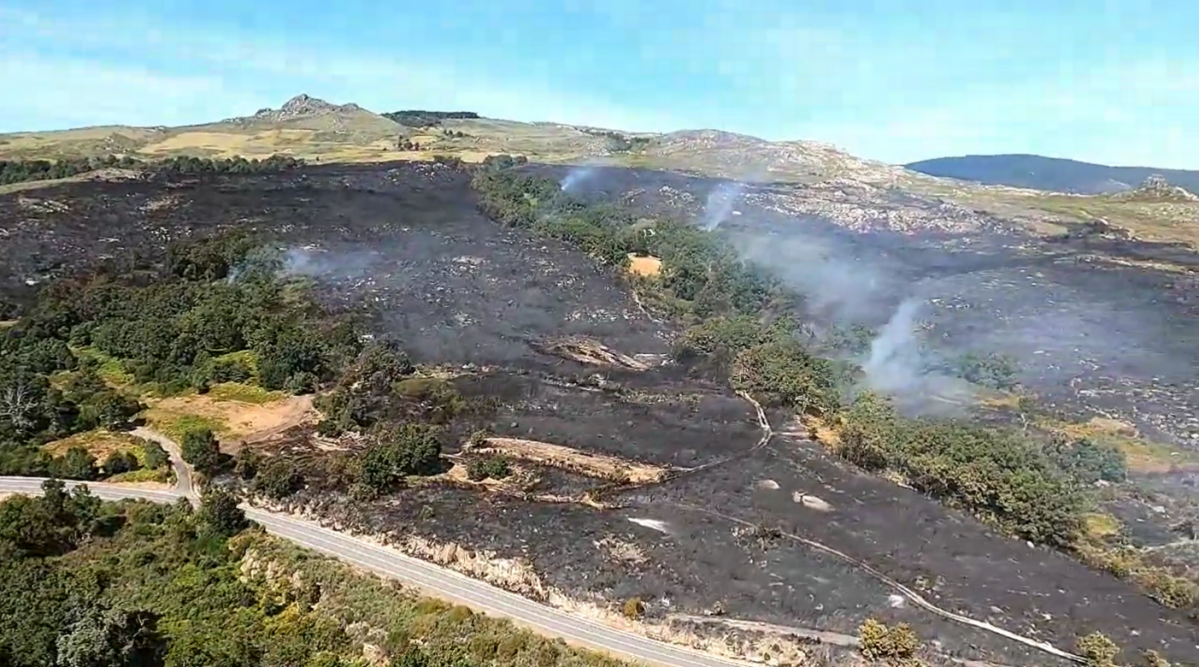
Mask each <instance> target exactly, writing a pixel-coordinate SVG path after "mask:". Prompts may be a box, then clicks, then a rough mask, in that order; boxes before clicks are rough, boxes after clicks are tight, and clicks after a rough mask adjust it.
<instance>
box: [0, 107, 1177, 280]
mask: <svg viewBox="0 0 1199 667" xmlns="http://www.w3.org/2000/svg"><path fill="white" fill-rule="evenodd" d="M475 116H476V115H475V114H473V113H471V112H461V111H460V112H437V111H420V110H407V111H398V112H390V113H383V114H378V113H374V112H372V111H368V110H366V109H363V108H361V107H359V106H358V105H355V104H331V103H329V102H326V101H323V100H319V99H316V98H313V97H309V96H307V95H298V96H296V97H294V98H292V99H291V100H288V101H287V102H286V103H284V104H283V105H282V106H281V107H280V108H279V109H262V110H260V111H258V112H257V113H254V114H252V115H250V116H245V117H239V118H230V119H226V120H222V121H219V122H214V123H208V124H202V125H193V126H187V127H176V128H168V127H125V126H106V127H91V128H79V129H71V130H60V131H54V132H39V133H17V134H7V135H0V161H2V160H31V159H51V160H62V159H75V160H79V159H82V158H93V159H94V158H100V157H107V156H114V155H115V156H130V157H133V158H138V159H142V160H159V159H163V158H170V157H176V156H197V157H209V158H232V157H235V156H244V157H246V158H259V159H261V158H265V157H267V156H270V155H273V154H281V155H288V156H292V157H296V158H302V159H305V160H308V161H310V162H321V163H329V162H336V163H347V162H349V163H364V162H386V161H392V160H410V161H428V160H432V159H434V158H435V157H437V156H448V157H454V158H458V159H461V160H463V161H465V162H480V161H482V160H483V159H484V158H486V157H487V156H490V155H498V154H505V153H506V154H519V155H524V156H526V157H528V158H529V159H530V160H532V161H534V162H541V163H549V164H573V165H580V166H582V167H584V169H583V170H582V172H586V171H587V170H588V169H587V168H590V167H595V166H599V165H604V166H613V167H641V168H648V169H656V170H665V171H676V172H684V173H688V174H691V175H697V176H709V177H719V178H728V179H734V180H739V181H745V182H758V183H778V184H785V187H787V188H789V190H790V192H789V194H790V196H791V197H792V198H793V199H795V200H796V202H797V203H796V206H793V207H789V208H790V210H792V211H793V212H798V211H802V212H804V213H805V214H810V215H817V216H820V217H823V218H827V219H831V220H833V221H835V222H837V223H838V224H841V225H842V226H846V227H851V228H855V229H859V228H861V227H863V226H865V225H869V224H871V222H872V221H880V220H882V221H886V222H887V226H888V227H889V228H890V229H891V231H900V232H901V233H904V234H913V233H920V232H923V231H937V230H942V231H943V230H944V228H945V227H946V225H949V226H952V227H954V228H955V229H957V228H962V225H963V224H964V225H967V226H972V227H978V226H994V225H995V224H999V225H1004V226H1007V227H1010V228H1013V229H1016V230H1020V231H1031V232H1033V233H1034V234H1036V235H1041V236H1056V235H1060V234H1063V233H1070V232H1072V231H1073V230H1077V229H1080V228H1081V229H1083V230H1084V231H1087V230H1090V229H1091V228H1090V227H1088V225H1091V224H1092V223H1093V222H1094V221H1095V220H1101V221H1103V223H1104V225H1106V227H1105V229H1116V230H1117V231H1119V230H1125V231H1127V232H1128V233H1129V235H1130V236H1131V237H1132V238H1133V239H1139V240H1144V241H1150V242H1154V243H1157V244H1161V243H1169V244H1181V245H1182V246H1186V247H1187V248H1188V249H1193V248H1194V247H1199V225H1196V224H1194V223H1195V221H1196V220H1199V203H1196V202H1193V201H1187V200H1180V199H1179V198H1178V197H1174V196H1170V197H1167V198H1166V199H1165V200H1162V199H1161V198H1155V197H1150V198H1145V197H1140V196H1138V197H1133V198H1130V199H1113V198H1111V197H1108V196H1079V195H1067V194H1060V193H1044V192H1042V191H1040V189H1043V188H1052V189H1058V190H1061V191H1064V192H1074V191H1079V192H1082V191H1094V192H1099V191H1103V192H1107V191H1128V190H1130V189H1131V188H1132V187H1133V186H1135V185H1136V184H1138V183H1141V182H1143V181H1144V180H1145V179H1146V177H1147V176H1148V175H1149V174H1150V173H1151V171H1150V170H1140V171H1138V170H1136V169H1132V170H1131V171H1129V172H1128V173H1124V172H1122V171H1120V169H1118V168H1112V167H1102V166H1100V165H1086V164H1085V163H1075V162H1072V161H1069V160H1049V159H1048V158H1037V157H1036V156H992V157H990V158H988V157H985V156H984V157H980V158H977V160H981V161H983V162H986V163H987V164H990V163H991V162H993V161H994V160H1000V159H1003V160H1008V161H1011V160H1012V159H1023V158H1029V159H1033V160H1047V161H1048V162H1049V163H1051V164H1053V165H1058V164H1059V163H1061V164H1066V165H1078V166H1079V167H1078V168H1080V169H1081V168H1087V169H1092V168H1093V169H1098V170H1100V171H1099V172H1095V173H1094V175H1090V176H1087V177H1086V178H1083V179H1078V178H1075V179H1074V180H1070V179H1065V180H1063V179H1057V180H1052V181H1046V180H1045V178H1044V174H1046V173H1051V172H1052V169H1046V168H1041V167H1036V168H1024V169H1023V171H1021V170H1020V169H1017V168H1014V167H1013V168H1009V169H1008V170H1007V171H1008V172H1014V173H1015V176H1013V175H1012V173H1008V174H1007V176H1003V177H998V176H995V177H992V176H988V175H986V174H980V175H977V176H976V175H974V172H971V171H969V170H960V169H955V170H946V173H944V174H942V172H941V171H938V170H935V169H933V167H929V166H927V165H930V164H933V163H938V164H939V163H941V162H948V163H951V164H958V162H960V161H963V160H965V161H967V162H966V163H967V164H969V163H971V162H970V161H971V160H976V158H946V159H945V160H933V161H928V162H923V163H915V164H913V165H909V166H908V167H904V166H898V165H891V164H887V163H884V162H879V161H877V160H869V159H864V158H860V157H857V156H854V155H851V154H849V153H847V152H845V151H843V150H840V149H838V148H836V147H835V146H832V145H830V144H827V143H822V142H817V141H806V140H795V141H767V140H765V139H761V138H758V137H753V136H749V135H743V134H735V133H731V132H723V131H718V130H710V129H707V130H684V131H678V132H671V133H666V134H653V133H630V132H622V131H619V130H612V129H603V128H594V127H585V126H578V125H569V124H563V123H549V122H538V123H526V122H518V121H510V120H502V119H494V118H483V117H475ZM395 119H399V120H400V121H402V122H397V121H396V120H395ZM421 122H427V123H428V124H427V125H424V126H421ZM1055 168H1057V167H1055ZM1103 170H1115V171H1114V172H1113V174H1114V175H1110V174H1109V175H1104V174H1107V172H1104V171H1103ZM1030 171H1031V172H1033V173H1034V174H1037V175H1041V180H1039V181H1038V180H1037V179H1032V180H1031V181H1030V179H1029V178H1028V177H1022V178H1023V180H1021V179H1020V178H1017V177H1018V176H1020V174H1021V173H1024V174H1027V173H1028V172H1030ZM922 172H927V173H922ZM1087 173H1088V174H1090V173H1091V172H1087ZM1162 173H1163V175H1164V176H1165V177H1166V179H1167V180H1168V181H1169V182H1170V183H1171V184H1173V185H1181V186H1183V187H1186V188H1189V189H1190V190H1191V191H1192V192H1194V191H1196V189H1199V178H1197V176H1199V174H1197V172H1176V173H1175V172H1169V171H1166V172H1162ZM930 174H935V175H930ZM941 175H944V176H951V177H954V178H967V179H969V178H977V180H979V181H982V182H983V183H1000V184H1006V185H983V184H980V183H972V182H969V181H963V180H953V179H951V178H941V177H939V176H941ZM1109 180H1110V183H1109V182H1108V181H1109ZM1079 182H1084V183H1090V184H1091V185H1090V186H1087V187H1089V188H1090V189H1089V190H1088V189H1086V188H1083V187H1081V186H1079V187H1075V184H1077V183H1079ZM1020 184H1025V185H1026V186H1027V187H1029V188H1033V189H1027V188H1026V189H1016V188H1013V187H1010V186H1011V185H1020ZM0 187H5V188H14V186H0ZM28 187H29V184H24V183H22V184H18V185H17V186H15V189H27V188H28ZM1163 252H1168V253H1172V251H1158V250H1153V251H1152V252H1150V253H1149V254H1150V255H1151V256H1152V257H1151V258H1152V259H1153V260H1154V261H1158V260H1159V259H1160V258H1159V257H1158V255H1161V254H1162V253H1163ZM1188 252H1189V250H1188ZM1166 261H1168V262H1170V263H1176V262H1177V258H1176V257H1174V254H1171V256H1170V258H1168V259H1167V260H1166Z"/></svg>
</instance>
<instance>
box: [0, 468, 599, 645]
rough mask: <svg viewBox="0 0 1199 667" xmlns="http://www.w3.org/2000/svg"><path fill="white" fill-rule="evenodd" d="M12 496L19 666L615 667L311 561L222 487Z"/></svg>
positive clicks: (4, 608) (7, 539)
mask: <svg viewBox="0 0 1199 667" xmlns="http://www.w3.org/2000/svg"><path fill="white" fill-rule="evenodd" d="M43 488H44V495H43V496H41V497H36V498H30V497H25V496H15V497H12V498H8V499H7V500H4V501H3V502H0V665H5V666H6V667H47V666H56V667H158V666H162V667H216V666H218V665H219V666H220V667H339V666H345V667H349V666H362V667H366V666H367V665H379V664H386V665H392V666H394V667H401V666H402V667H471V666H472V665H479V666H483V665H514V666H518V667H552V666H556V665H560V666H562V667H584V666H596V667H615V665H617V664H619V663H617V662H615V661H613V660H609V659H606V658H603V657H600V656H598V655H596V654H592V653H589V652H585V651H580V650H576V649H571V648H568V647H567V646H566V645H565V644H563V643H562V642H561V641H553V640H548V639H544V638H541V637H538V636H535V635H533V634H532V633H530V632H528V631H524V630H518V629H516V628H514V627H512V625H511V624H510V623H508V622H507V621H503V620H498V619H494V618H488V617H485V616H481V615H476V614H472V613H471V612H470V610H468V609H466V608H464V607H455V606H451V605H449V604H446V603H443V602H439V601H435V600H430V599H422V598H419V597H416V596H415V595H413V594H411V593H409V592H407V591H404V590H401V589H400V588H399V587H398V586H396V585H394V584H391V583H387V582H383V581H381V580H378V579H375V578H373V577H366V576H362V575H358V574H355V573H353V572H352V571H351V570H350V569H349V568H348V567H346V566H343V565H341V564H339V563H337V562H334V561H330V560H327V559H323V558H317V557H313V556H312V555H311V554H310V553H307V552H303V551H301V550H299V549H296V548H294V547H291V546H289V545H287V544H286V543H281V542H279V541H277V540H275V539H274V538H270V537H268V536H266V535H265V533H263V532H261V531H260V530H258V529H256V528H254V527H250V526H248V525H247V522H246V520H245V516H244V514H242V513H241V511H240V510H238V509H237V508H236V501H235V500H234V499H232V498H231V497H229V496H228V495H226V494H222V493H220V492H216V493H210V494H208V495H206V496H205V498H204V500H203V503H202V505H201V507H200V508H199V509H198V510H193V509H192V508H191V506H190V505H188V504H187V502H186V501H181V502H180V503H177V504H175V505H169V506H167V505H152V504H149V503H144V502H131V501H127V502H123V503H119V504H118V503H109V502H101V501H100V500H99V499H98V498H95V497H94V496H92V495H90V494H88V493H87V492H86V490H82V489H77V490H74V491H70V492H68V491H66V490H64V489H63V487H62V484H61V483H60V482H47V483H46V484H45V485H44V486H43Z"/></svg>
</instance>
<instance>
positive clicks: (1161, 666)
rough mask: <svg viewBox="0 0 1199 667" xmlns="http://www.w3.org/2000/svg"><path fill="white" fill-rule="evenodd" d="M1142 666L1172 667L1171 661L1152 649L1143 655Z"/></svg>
mask: <svg viewBox="0 0 1199 667" xmlns="http://www.w3.org/2000/svg"><path fill="white" fill-rule="evenodd" d="M1141 664H1143V665H1145V667H1170V661H1169V660H1166V659H1165V658H1163V657H1162V656H1161V654H1160V653H1158V652H1157V651H1154V650H1152V649H1147V650H1146V651H1145V652H1144V653H1142V654H1141Z"/></svg>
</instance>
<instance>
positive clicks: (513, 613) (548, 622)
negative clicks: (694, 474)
mask: <svg viewBox="0 0 1199 667" xmlns="http://www.w3.org/2000/svg"><path fill="white" fill-rule="evenodd" d="M188 479H190V477H188ZM43 481H44V480H42V479H38V478H32V477H0V493H25V494H37V493H41V484H42V482H43ZM77 484H79V483H78V482H66V485H67V486H68V487H74V486H76V485H77ZM87 486H88V488H89V489H91V491H92V493H93V494H95V495H97V496H99V497H101V498H104V499H106V500H118V499H121V498H141V499H143V500H149V501H152V502H161V503H171V502H175V501H176V500H178V499H179V498H181V497H186V496H185V495H184V494H183V493H180V492H179V489H178V488H176V489H174V490H169V491H156V490H149V489H138V488H130V487H122V486H118V485H113V484H104V483H98V482H92V483H89V484H88V485H87ZM190 488H191V487H190V486H189V487H188V489H190ZM245 510H246V516H248V517H249V518H250V519H252V520H254V521H256V522H258V523H259V524H261V525H262V526H263V527H264V528H266V530H267V531H269V532H271V533H273V534H275V535H278V536H279V537H283V538H286V539H288V540H291V541H292V542H295V543H296V544H299V545H301V546H305V547H308V548H310V549H313V550H316V551H320V552H322V553H324V554H327V555H330V556H333V557H335V558H338V559H340V560H343V561H345V562H347V563H350V564H352V565H356V566H359V567H361V568H365V569H368V570H371V571H372V572H375V573H377V574H380V575H383V576H386V577H391V578H395V579H400V580H402V581H405V582H408V583H409V584H414V585H416V586H419V587H421V588H422V589H424V590H425V591H427V592H428V593H429V594H431V595H436V596H437V597H441V598H445V599H448V600H452V601H454V602H458V603H461V604H465V605H466V606H468V607H471V608H473V609H476V610H478V611H482V612H486V613H489V614H493V615H496V616H505V617H508V618H512V619H514V620H516V621H519V622H521V623H523V624H525V625H528V626H531V627H533V628H535V629H536V630H537V631H538V632H540V633H542V634H545V635H549V636H554V637H561V638H563V639H565V640H567V641H571V642H575V643H578V644H581V645H585V646H588V647H591V648H594V649H599V650H601V651H606V652H609V653H614V654H619V655H620V656H621V657H624V658H632V659H635V660H640V661H644V662H649V663H653V664H656V665H667V666H669V667H732V666H736V665H743V664H745V663H738V662H734V661H731V660H721V659H719V658H714V657H711V656H708V655H705V654H703V653H700V652H698V651H690V650H687V649H684V648H680V647H676V646H672V645H670V644H665V643H662V642H657V641H653V640H651V639H646V638H645V637H641V636H638V635H634V634H630V633H627V632H621V631H619V630H613V629H612V628H609V627H607V626H604V625H600V624H599V623H595V622H593V621H589V620H586V619H582V618H577V617H575V616H571V615H570V614H568V613H566V612H563V611H561V610H558V609H554V608H552V607H547V606H545V605H542V604H538V603H536V602H533V601H531V600H528V599H525V598H523V597H521V596H519V595H516V594H514V593H509V592H507V591H504V590H501V589H499V588H496V587H494V586H491V585H490V584H486V583H483V582H481V581H478V580H476V579H471V578H470V577H467V576H465V575H462V574H459V573H457V572H453V571H450V570H446V569H444V568H441V567H438V566H436V565H433V564H431V563H427V562H425V561H422V560H418V559H416V558H410V557H408V556H404V555H402V554H399V553H396V552H395V551H392V550H390V549H385V548H383V547H380V546H377V545H375V544H372V543H370V542H368V541H366V540H362V539H358V538H355V537H350V536H348V535H345V534H342V533H338V532H335V531H333V530H329V529H328V528H322V527H320V526H317V525H316V524H313V523H311V522H307V521H301V520H299V519H295V518H293V517H290V516H285V515H281V514H276V513H272V512H265V511H263V510H259V509H253V508H250V507H246V508H245Z"/></svg>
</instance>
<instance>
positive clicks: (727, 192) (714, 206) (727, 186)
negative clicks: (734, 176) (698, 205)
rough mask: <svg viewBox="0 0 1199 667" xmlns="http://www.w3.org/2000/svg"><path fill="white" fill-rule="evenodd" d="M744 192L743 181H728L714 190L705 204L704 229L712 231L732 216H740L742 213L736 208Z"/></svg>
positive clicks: (710, 192)
mask: <svg viewBox="0 0 1199 667" xmlns="http://www.w3.org/2000/svg"><path fill="white" fill-rule="evenodd" d="M743 192H745V183H743V182H741V181H726V182H724V183H721V184H720V185H717V186H716V187H715V188H712V190H711V191H709V192H708V198H707V201H706V202H705V203H704V217H703V220H702V222H701V224H702V225H703V228H704V229H706V230H708V231H712V230H714V229H716V228H717V227H719V226H720V225H721V223H723V222H724V221H725V220H728V218H729V215H730V214H734V215H739V214H740V213H741V212H740V211H737V210H735V208H734V207H735V206H736V205H737V202H738V200H739V199H740V198H741V193H743Z"/></svg>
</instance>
